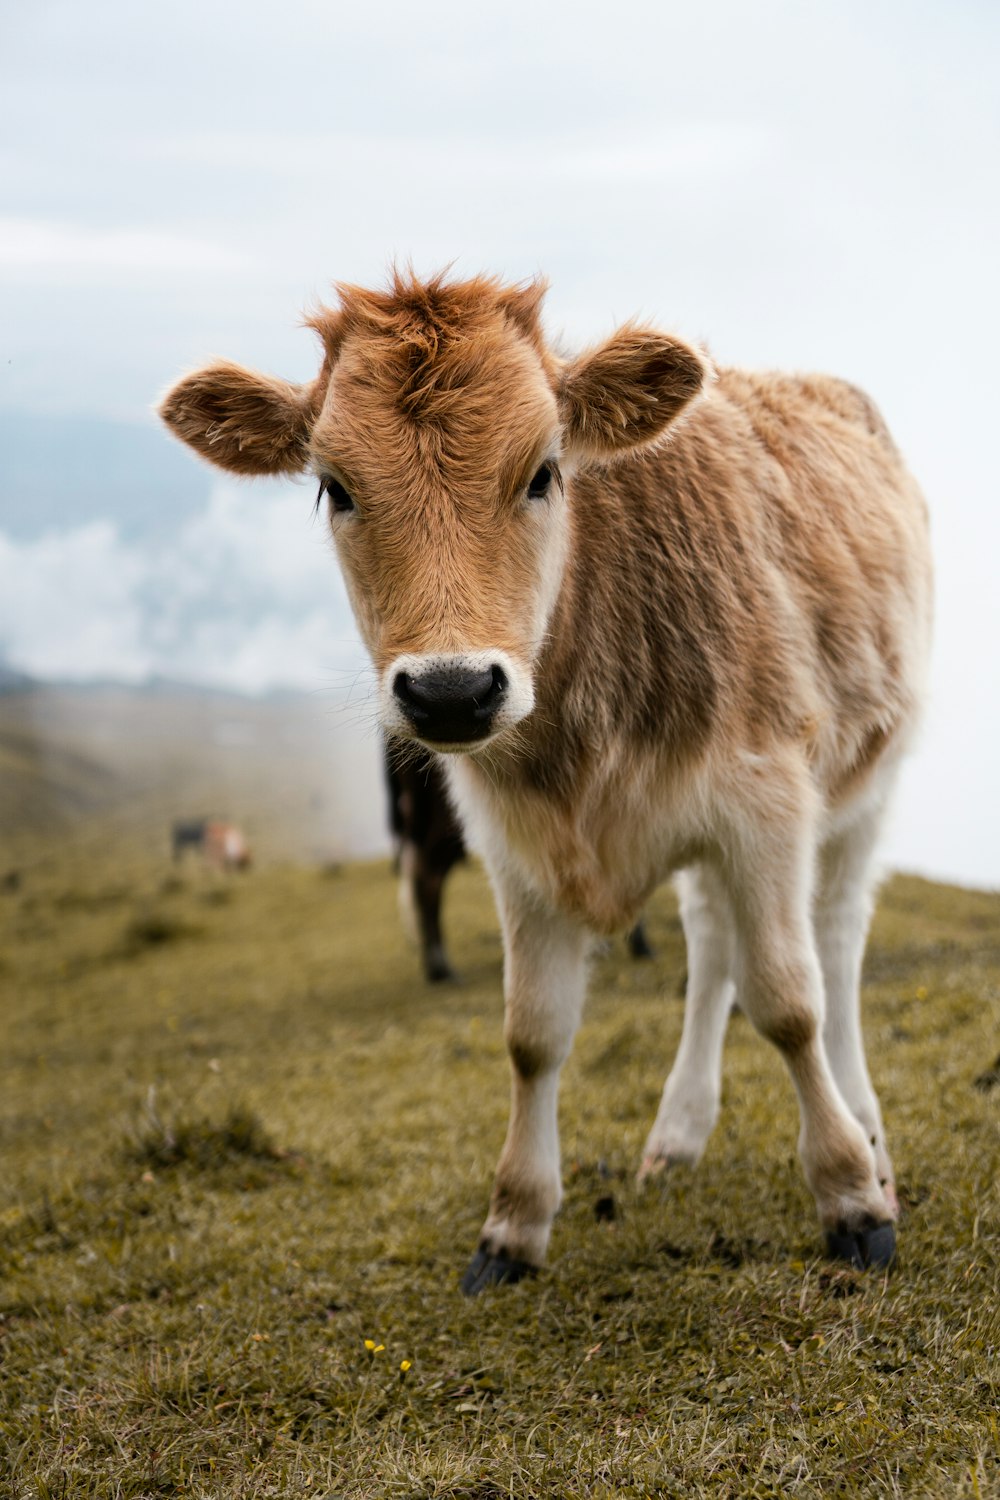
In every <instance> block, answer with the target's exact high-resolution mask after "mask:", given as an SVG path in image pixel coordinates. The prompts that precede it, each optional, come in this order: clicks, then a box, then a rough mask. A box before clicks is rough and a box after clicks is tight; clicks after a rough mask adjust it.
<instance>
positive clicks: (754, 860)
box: [731, 818, 896, 1267]
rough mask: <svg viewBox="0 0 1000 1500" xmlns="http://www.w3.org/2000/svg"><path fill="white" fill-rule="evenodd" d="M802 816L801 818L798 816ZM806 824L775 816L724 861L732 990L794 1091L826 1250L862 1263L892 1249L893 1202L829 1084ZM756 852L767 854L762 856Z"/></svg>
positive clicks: (878, 1260)
mask: <svg viewBox="0 0 1000 1500" xmlns="http://www.w3.org/2000/svg"><path fill="white" fill-rule="evenodd" d="M804 821H805V820H803V823H804ZM807 833H808V825H806V826H805V827H803V825H802V824H800V825H798V826H796V825H795V824H794V823H792V822H791V820H789V823H788V824H786V826H785V827H784V828H783V827H782V826H781V824H780V822H779V821H778V819H777V818H773V819H772V823H771V826H770V827H769V828H768V830H767V834H768V838H767V839H765V838H764V837H763V836H761V834H760V831H759V829H758V838H757V841H756V843H755V845H754V847H753V850H752V856H748V855H746V853H745V851H741V853H743V854H744V857H743V859H742V860H741V862H740V863H736V862H735V861H734V863H733V865H732V866H731V879H732V882H733V896H734V913H735V916H736V923H737V978H736V982H737V990H738V993H739V996H740V1004H741V1006H742V1007H743V1009H744V1011H745V1012H746V1014H747V1015H748V1016H749V1018H750V1020H751V1021H752V1022H753V1024H754V1025H755V1026H756V1027H757V1029H758V1031H760V1032H762V1033H763V1035H764V1036H766V1037H768V1038H769V1039H770V1040H771V1041H772V1042H773V1043H774V1044H775V1046H776V1047H777V1048H778V1049H779V1051H780V1052H781V1053H782V1055H783V1057H784V1059H785V1063H786V1064H787V1067H788V1071H789V1072H790V1073H791V1076H792V1080H793V1082H794V1084H795V1088H796V1091H797V1093H798V1096H799V1109H800V1117H801V1132H800V1135H799V1155H800V1157H801V1160H802V1166H803V1169H804V1172H805V1178H806V1181H807V1183H808V1184H809V1187H810V1188H811V1190H812V1193H813V1196H814V1197H815V1199H816V1205H817V1207H818V1209H819V1216H820V1222H821V1223H822V1225H823V1228H824V1229H825V1230H826V1235H827V1246H828V1248H829V1250H830V1252H831V1253H832V1254H833V1255H835V1256H837V1257H840V1258H843V1259H847V1260H850V1261H852V1262H853V1263H854V1264H855V1265H857V1266H859V1267H861V1266H866V1265H876V1266H885V1265H888V1264H889V1263H890V1261H891V1260H892V1259H893V1257H894V1255H895V1244H896V1240H895V1231H894V1228H893V1219H894V1217H895V1205H894V1203H893V1202H892V1201H891V1199H890V1197H889V1195H888V1194H887V1193H886V1190H885V1186H884V1185H883V1184H882V1183H880V1182H879V1180H878V1176H877V1174H876V1170H875V1158H874V1156H873V1155H872V1150H871V1147H870V1145H869V1140H868V1136H867V1135H866V1133H865V1130H864V1129H863V1128H862V1126H861V1125H860V1124H859V1122H858V1121H857V1120H856V1119H855V1117H854V1116H853V1115H852V1113H851V1111H850V1109H849V1108H848V1106H847V1104H846V1103H845V1101H844V1098H843V1096H842V1094H841V1093H840V1090H839V1089H838V1087H837V1083H836V1080H835V1078H834V1074H833V1070H832V1069H831V1067H830V1061H829V1057H828V1055H827V1050H826V1045H825V1043H824V1037H823V1018H824V994H823V978H822V971H821V968H820V962H819V956H818V953H817V950H816V943H815V939H814V934H813V930H812V920H811V916H812V912H811V908H812V894H811V888H810V881H811V874H812V869H813V865H814V859H813V854H812V850H811V848H810V847H809V843H808V840H807V837H806V834H807ZM762 856H767V858H766V859H765V858H763V857H762Z"/></svg>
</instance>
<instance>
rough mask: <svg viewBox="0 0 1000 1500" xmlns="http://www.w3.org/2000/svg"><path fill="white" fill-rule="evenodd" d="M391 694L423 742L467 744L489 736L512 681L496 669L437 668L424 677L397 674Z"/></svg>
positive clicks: (403, 673) (409, 673) (411, 674)
mask: <svg viewBox="0 0 1000 1500" xmlns="http://www.w3.org/2000/svg"><path fill="white" fill-rule="evenodd" d="M392 691H393V694H394V695H395V698H396V702H397V703H398V704H399V706H400V708H401V709H402V710H403V712H404V714H405V715H406V717H407V718H408V719H409V721H410V723H411V724H412V725H413V728H414V729H415V730H416V732H417V734H419V736H420V738H421V739H422V740H429V741H430V742H431V743H433V744H439V745H462V744H466V743H471V742H472V741H473V740H481V739H484V738H485V737H486V735H488V734H489V732H490V727H491V725H492V723H493V718H494V716H495V714H496V711H497V709H498V708H499V707H500V704H501V702H502V701H503V697H504V694H505V693H506V691H507V678H506V676H505V674H504V672H503V670H502V669H501V668H500V667H496V666H494V667H484V668H483V670H482V671H479V672H469V671H466V670H464V669H463V668H461V667H437V668H434V669H432V670H430V671H427V672H420V673H415V672H397V673H396V676H395V678H394V680H393V684H392Z"/></svg>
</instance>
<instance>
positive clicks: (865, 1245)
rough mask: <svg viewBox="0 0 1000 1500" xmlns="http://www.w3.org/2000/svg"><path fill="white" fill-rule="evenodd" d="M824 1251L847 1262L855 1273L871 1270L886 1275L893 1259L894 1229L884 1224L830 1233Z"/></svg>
mask: <svg viewBox="0 0 1000 1500" xmlns="http://www.w3.org/2000/svg"><path fill="white" fill-rule="evenodd" d="M826 1250H827V1254H828V1255H829V1256H831V1257H832V1258H833V1259H834V1260H846V1261H848V1262H849V1263H850V1265H852V1266H853V1267H854V1269H855V1270H856V1271H867V1270H868V1269H869V1268H870V1267H874V1268H875V1269H876V1270H880V1271H887V1270H888V1269H889V1267H890V1266H891V1265H892V1264H893V1262H894V1261H895V1259H896V1226H895V1225H894V1224H892V1223H885V1224H873V1225H872V1227H871V1228H870V1229H856V1230H850V1229H830V1230H828V1231H827V1236H826Z"/></svg>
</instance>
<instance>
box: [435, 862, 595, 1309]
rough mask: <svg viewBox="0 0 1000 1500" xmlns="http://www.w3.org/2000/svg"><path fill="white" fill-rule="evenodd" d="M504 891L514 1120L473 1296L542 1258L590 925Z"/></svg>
mask: <svg viewBox="0 0 1000 1500" xmlns="http://www.w3.org/2000/svg"><path fill="white" fill-rule="evenodd" d="M498 894H499V897H500V903H499V904H500V910H501V917H502V920H503V928H504V948H505V962H504V991H505V1020H504V1037H505V1040H506V1043H507V1051H508V1054H509V1057H510V1075H511V1096H510V1123H509V1125H508V1128H507V1139H506V1141H505V1142H504V1147H503V1150H502V1152H501V1153H500V1161H499V1163H498V1165H497V1171H496V1177H495V1179H494V1184H493V1194H492V1197H491V1199H490V1211H489V1214H488V1216H487V1219H486V1223H485V1224H484V1225H483V1228H482V1232H481V1234H480V1237H479V1247H478V1249H477V1251H476V1254H475V1256H474V1258H473V1260H472V1263H471V1265H470V1266H469V1268H468V1270H467V1271H466V1273H465V1276H464V1277H463V1279H462V1290H463V1291H464V1292H466V1293H467V1294H468V1295H469V1296H475V1295H476V1293H478V1292H481V1291H482V1290H483V1288H484V1287H487V1286H490V1285H494V1284H496V1283H497V1282H501V1281H517V1280H519V1279H520V1278H521V1277H522V1276H524V1275H526V1274H528V1273H530V1272H531V1271H533V1270H535V1269H536V1268H537V1267H538V1266H540V1265H541V1264H542V1263H543V1262H544V1260H545V1252H546V1250H547V1248H548V1242H549V1234H550V1231H551V1229H552V1220H553V1218H554V1217H555V1213H556V1210H557V1209H558V1207H559V1203H560V1199H561V1197H562V1182H561V1177H560V1168H559V1125H558V1115H557V1108H558V1091H559V1072H560V1069H561V1067H562V1065H563V1063H564V1062H565V1060H566V1058H567V1056H568V1055H569V1050H570V1047H571V1046H572V1043H573V1037H574V1035H575V1033H576V1028H577V1026H578V1024H579V1020H580V1012H581V1009H582V1006H583V996H584V989H585V985H586V952H587V944H588V939H587V934H586V932H585V931H584V929H583V928H581V927H580V926H578V925H577V924H575V923H572V922H569V921H568V920H566V919H565V918H563V917H561V916H558V915H556V914H554V913H548V912H545V911H543V910H541V909H540V908H539V907H538V906H537V904H535V903H534V902H532V901H530V900H521V899H519V898H518V896H517V895H516V893H511V892H507V891H504V890H502V889H501V890H500V891H499V892H498Z"/></svg>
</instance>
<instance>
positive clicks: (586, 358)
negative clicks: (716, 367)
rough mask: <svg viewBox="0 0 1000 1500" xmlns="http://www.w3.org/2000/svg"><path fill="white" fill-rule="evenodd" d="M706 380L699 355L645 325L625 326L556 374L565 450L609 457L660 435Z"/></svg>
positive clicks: (708, 374) (706, 365) (708, 370)
mask: <svg viewBox="0 0 1000 1500" xmlns="http://www.w3.org/2000/svg"><path fill="white" fill-rule="evenodd" d="M711 378H712V365H711V362H710V360H709V359H708V357H707V355H704V354H700V353H699V352H698V351H697V350H695V349H692V348H691V347H690V346H689V345H688V344H684V343H681V341H680V340H679V339H675V338H671V337H670V336H669V335H668V334H665V333H659V332H658V331H657V330H656V329H652V328H636V327H634V326H633V325H627V326H626V327H624V328H620V329H619V330H618V332H617V333H614V334H612V336H611V338H609V339H608V340H607V342H606V343H604V344H601V345H599V346H598V348H596V349H591V350H589V351H588V352H587V353H586V354H581V355H580V356H579V358H578V359H576V360H574V361H573V362H572V363H571V364H570V365H568V366H567V367H566V368H565V369H564V371H563V375H562V381H561V383H560V390H559V405H560V409H561V413H562V418H563V424H564V429H563V430H564V440H565V444H566V449H567V451H568V452H569V453H573V454H576V455H577V456H579V457H580V458H584V459H595V460H598V461H599V460H601V459H611V458H614V457H616V456H620V455H621V454H624V453H628V452H629V451H631V450H633V449H636V448H643V447H645V446H646V445H647V444H648V443H653V442H655V441H656V439H657V438H658V437H660V436H661V435H662V434H663V433H664V432H665V431H666V429H667V428H668V427H669V426H670V424H671V422H673V421H675V420H676V418H677V417H678V416H679V415H680V414H681V412H682V411H683V410H684V408H685V407H686V406H687V405H688V404H689V402H691V401H693V400H694V399H695V397H696V396H698V395H700V394H701V392H702V390H703V389H704V387H705V385H706V383H707V382H708V381H709V380H710V379H711Z"/></svg>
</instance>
